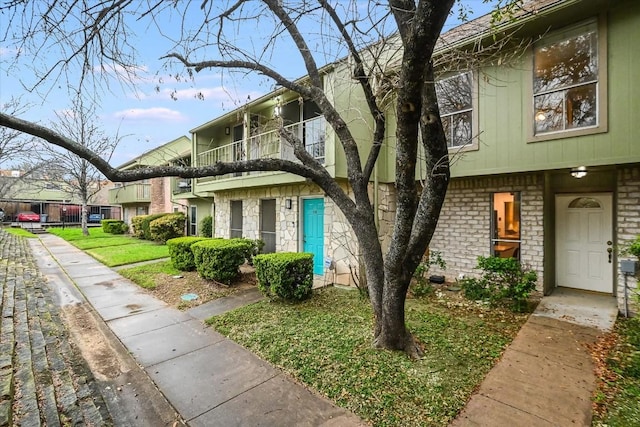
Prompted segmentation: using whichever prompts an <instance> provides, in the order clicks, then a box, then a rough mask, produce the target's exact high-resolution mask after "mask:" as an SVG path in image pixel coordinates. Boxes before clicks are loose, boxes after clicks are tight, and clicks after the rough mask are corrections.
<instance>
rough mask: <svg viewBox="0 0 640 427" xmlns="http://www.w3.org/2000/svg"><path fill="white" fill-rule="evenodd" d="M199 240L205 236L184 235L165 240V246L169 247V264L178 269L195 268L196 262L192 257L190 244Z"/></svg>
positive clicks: (191, 269) (190, 269) (189, 269)
mask: <svg viewBox="0 0 640 427" xmlns="http://www.w3.org/2000/svg"><path fill="white" fill-rule="evenodd" d="M201 240H206V238H205V237H196V236H185V237H176V238H174V239H169V240H167V247H168V248H169V256H171V264H173V266H174V267H175V268H177V269H178V270H180V271H193V270H195V269H196V263H195V260H194V259H193V252H192V251H191V245H193V244H194V243H196V242H200V241H201Z"/></svg>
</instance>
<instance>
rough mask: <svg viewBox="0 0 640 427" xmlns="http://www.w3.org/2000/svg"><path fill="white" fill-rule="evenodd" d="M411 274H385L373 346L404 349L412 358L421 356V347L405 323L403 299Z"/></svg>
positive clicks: (404, 298)
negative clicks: (380, 308)
mask: <svg viewBox="0 0 640 427" xmlns="http://www.w3.org/2000/svg"><path fill="white" fill-rule="evenodd" d="M410 282H411V276H410V275H407V274H403V275H401V276H400V277H398V276H391V275H389V274H387V276H386V277H385V281H384V297H383V300H384V302H383V304H382V317H381V318H377V319H376V325H375V335H374V341H373V346H374V347H375V348H382V349H387V350H399V351H404V352H405V353H407V355H408V356H409V357H411V358H413V359H418V358H420V357H421V356H422V349H421V348H420V346H419V345H418V343H417V342H416V340H415V339H414V337H413V335H412V334H411V332H409V330H408V329H407V327H406V324H405V300H406V296H407V290H408V289H409V284H410Z"/></svg>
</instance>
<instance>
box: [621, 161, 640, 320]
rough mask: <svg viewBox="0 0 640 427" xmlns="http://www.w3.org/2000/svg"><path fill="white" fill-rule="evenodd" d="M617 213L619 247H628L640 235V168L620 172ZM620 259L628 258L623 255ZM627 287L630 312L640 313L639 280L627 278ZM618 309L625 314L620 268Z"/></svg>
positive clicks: (622, 280)
mask: <svg viewBox="0 0 640 427" xmlns="http://www.w3.org/2000/svg"><path fill="white" fill-rule="evenodd" d="M616 212H617V224H618V225H617V236H618V242H617V244H618V247H620V248H624V247H625V246H628V245H629V244H630V243H631V242H632V241H633V240H635V238H636V236H638V235H640V166H632V167H623V168H620V169H619V170H618V201H617V205H616ZM620 258H622V259H624V258H626V256H625V255H622V256H621V257H620ZM627 286H628V288H629V292H628V295H629V300H628V301H629V312H630V313H631V314H637V313H638V311H640V303H639V302H638V298H637V296H636V295H637V294H638V292H640V289H639V288H638V280H637V279H636V278H635V277H633V276H630V277H627ZM617 297H618V307H620V311H621V312H622V313H624V310H625V303H624V275H622V273H620V268H619V266H618V292H617Z"/></svg>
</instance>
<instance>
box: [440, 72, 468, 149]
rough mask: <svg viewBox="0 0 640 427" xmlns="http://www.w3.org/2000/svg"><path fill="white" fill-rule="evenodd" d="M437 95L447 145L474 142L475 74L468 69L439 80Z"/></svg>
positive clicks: (458, 145)
mask: <svg viewBox="0 0 640 427" xmlns="http://www.w3.org/2000/svg"><path fill="white" fill-rule="evenodd" d="M436 95H437V96H438V108H439V109H440V118H441V120H442V126H443V127H444V132H445V135H446V137H447V147H449V148H457V147H464V146H466V145H470V144H471V143H472V142H473V126H472V125H473V96H472V95H473V74H472V73H471V72H470V71H467V72H464V73H460V74H456V75H454V76H451V77H446V78H443V79H440V80H438V81H437V82H436Z"/></svg>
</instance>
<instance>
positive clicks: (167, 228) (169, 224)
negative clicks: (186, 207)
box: [149, 212, 187, 243]
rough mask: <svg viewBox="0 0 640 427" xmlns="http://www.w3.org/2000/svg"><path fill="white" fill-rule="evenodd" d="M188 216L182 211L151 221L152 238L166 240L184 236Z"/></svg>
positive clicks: (158, 240)
mask: <svg viewBox="0 0 640 427" xmlns="http://www.w3.org/2000/svg"><path fill="white" fill-rule="evenodd" d="M186 222H187V217H186V215H185V214H183V213H182V212H176V213H173V214H168V215H164V216H162V217H160V218H158V219H154V220H153V221H151V222H150V223H149V234H150V235H151V240H155V241H156V242H162V243H164V242H166V241H167V240H169V239H173V238H176V237H181V236H184V225H185V223H186Z"/></svg>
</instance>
